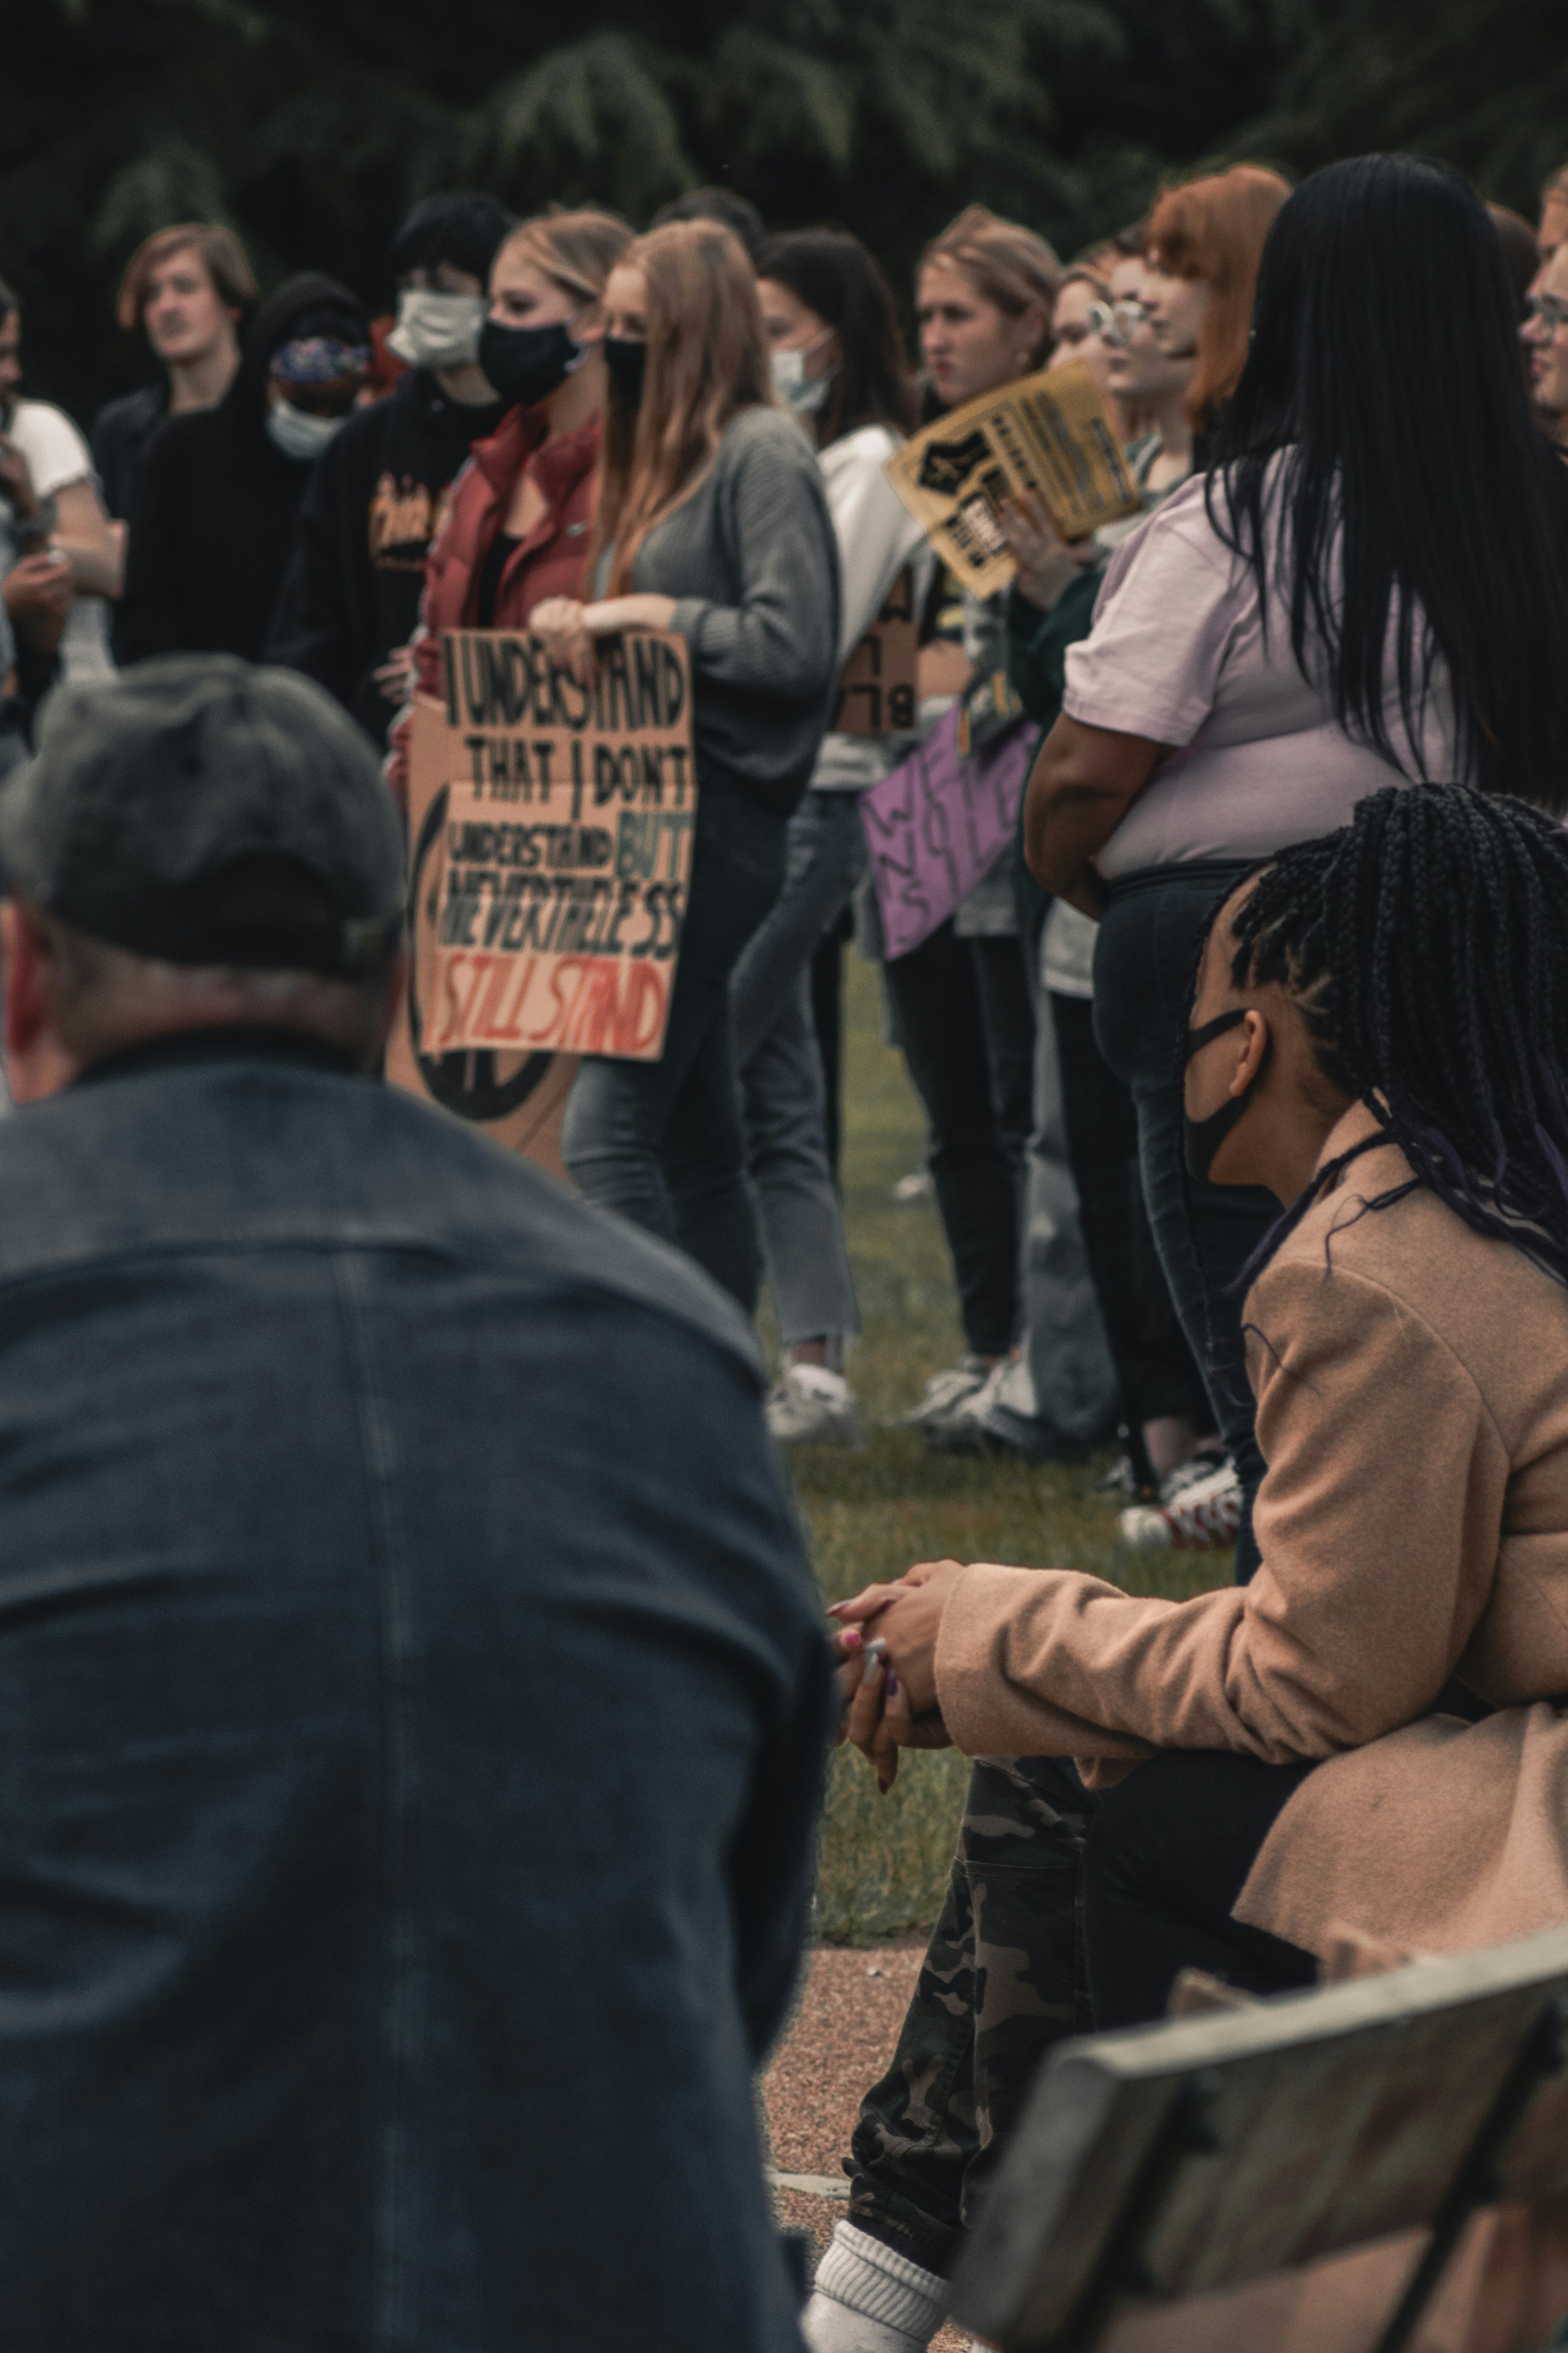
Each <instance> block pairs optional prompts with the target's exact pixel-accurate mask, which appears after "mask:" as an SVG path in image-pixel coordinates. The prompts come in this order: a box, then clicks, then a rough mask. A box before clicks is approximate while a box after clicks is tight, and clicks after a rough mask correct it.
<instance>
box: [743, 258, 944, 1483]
mask: <svg viewBox="0 0 1568 2353" xmlns="http://www.w3.org/2000/svg"><path fill="white" fill-rule="evenodd" d="M757 290H758V293H759V295H760V297H761V300H762V307H763V326H764V327H765V329H766V331H767V334H768V340H769V343H771V345H772V348H773V387H774V390H775V391H776V392H777V394H778V396H779V397H780V399H781V400H782V401H783V402H784V405H785V406H786V407H788V408H790V409H791V410H792V411H793V412H794V414H795V416H797V417H800V418H801V419H802V420H803V422H804V423H805V425H806V427H807V428H808V430H810V431H811V432H812V434H813V436H814V438H815V439H816V443H817V447H818V448H819V450H820V453H821V462H822V474H823V480H824V481H825V482H826V487H827V502H828V505H829V507H830V509H831V510H832V514H833V526H834V531H835V533H836V534H837V541H838V555H839V563H840V566H841V570H842V575H843V591H844V607H843V616H842V619H841V622H840V627H839V654H840V659H841V660H842V662H843V664H844V667H843V669H842V670H840V673H839V696H838V709H837V712H836V713H835V725H834V728H833V730H832V732H830V733H828V734H827V735H826V736H824V738H823V743H822V750H821V752H820V754H818V757H817V762H816V767H815V768H814V770H813V771H812V777H811V789H810V791H809V792H808V793H807V794H806V796H805V799H804V800H803V801H802V803H801V805H800V807H799V808H798V809H797V810H796V811H795V816H794V817H793V818H791V819H790V827H789V840H788V848H787V867H786V872H785V880H784V889H783V891H782V892H781V893H780V895H779V899H778V902H777V904H776V905H775V906H774V908H773V913H771V914H770V915H769V916H768V918H767V921H766V922H765V923H763V926H762V928H761V930H760V931H758V932H757V933H756V934H754V936H753V937H752V941H751V943H750V944H749V946H748V947H747V948H746V951H745V953H744V955H742V958H741V961H740V963H739V965H737V966H736V968H735V976H734V979H733V981H732V983H731V1002H732V1006H733V1011H734V1023H735V1050H736V1054H737V1056H738V1058H739V1060H740V1065H741V1085H742V1096H743V1098H744V1103H745V1115H746V1165H747V1170H748V1173H749V1175H750V1176H751V1180H752V1187H753V1189H754V1191H755V1194H756V1198H757V1208H758V1211H759V1215H760V1219H761V1224H762V1240H763V1258H764V1260H765V1261H766V1265H767V1271H768V1282H769V1286H770V1288H771V1290H772V1292H773V1303H774V1306H775V1308H776V1310H777V1313H778V1319H779V1337H780V1340H781V1342H782V1344H783V1349H784V1371H783V1375H782V1377H781V1379H780V1381H779V1384H778V1387H777V1388H775V1389H774V1391H773V1396H772V1398H770V1399H769V1401H768V1422H769V1426H770V1428H771V1429H772V1430H773V1435H774V1437H775V1438H778V1439H780V1440H783V1441H784V1442H786V1443H795V1442H799V1441H801V1440H808V1439H821V1438H837V1439H852V1438H853V1437H854V1436H855V1434H856V1430H857V1416H856V1410H855V1401H854V1398H853V1397H852V1395H851V1393H850V1390H849V1388H848V1384H847V1381H846V1380H845V1378H844V1369H843V1366H844V1348H845V1344H846V1342H847V1340H848V1339H849V1338H850V1337H851V1336H852V1335H854V1334H855V1333H856V1332H858V1329H859V1315H858V1310H857V1308H856V1303H855V1287H854V1283H853V1282H852V1281H851V1278H850V1273H849V1259H848V1253H847V1250H846V1248H845V1242H844V1222H843V1218H842V1214H841V1212H840V1209H839V1206H838V1195H837V1190H836V1189H835V1187H834V1183H833V1174H832V1169H831V1167H830V1166H829V1163H828V1156H827V1136H826V1117H825V1111H826V1096H825V1085H824V1072H823V1068H822V1056H821V1051H820V1049H819V1046H818V1043H817V1038H816V1028H815V1024H814V1022H813V1019H812V1012H811V997H810V964H811V958H812V956H813V955H814V953H815V952H816V947H817V944H818V943H819V942H820V941H821V940H822V939H824V938H825V937H826V934H828V933H829V932H830V931H831V930H832V928H833V926H834V924H835V923H837V921H838V919H839V917H840V916H841V915H842V913H843V912H844V910H845V908H846V907H847V905H848V903H849V898H850V894H851V892H853V890H854V888H855V885H856V882H857V881H858V879H859V876H860V873H861V871H862V869H863V868H864V866H865V863H866V838H865V835H864V833H863V831H862V829H861V825H860V810H859V797H860V794H861V792H862V791H863V790H864V789H865V787H866V786H868V785H870V784H875V783H877V782H878V781H879V778H880V777H882V776H886V774H887V772H888V770H889V767H891V765H893V763H894V761H895V760H897V759H899V758H900V757H901V756H902V754H903V753H904V752H905V751H907V750H908V749H909V748H910V746H911V745H912V744H913V742H914V723H915V637H916V624H917V617H918V614H919V610H920V607H921V604H922V603H923V601H924V597H925V593H926V590H927V588H928V587H929V586H930V581H931V570H932V559H931V551H930V549H929V547H928V546H927V544H926V537H925V533H924V532H923V531H922V530H921V526H920V524H919V523H918V522H916V521H915V519H914V518H913V516H911V515H910V513H909V512H908V510H907V509H906V508H905V506H904V505H903V503H902V501H900V499H899V497H898V496H897V494H896V492H895V491H893V489H892V486H891V485H890V483H889V480H888V477H887V472H886V467H887V461H888V459H889V458H890V457H891V456H892V454H893V451H894V450H895V449H896V448H898V446H899V443H900V440H901V438H903V436H904V434H905V433H907V432H908V431H909V430H910V426H911V425H912V424H913V422H914V398H913V393H912V390H911V388H910V374H909V363H908V361H907V359H906V357H905V354H904V349H903V339H902V337H901V335H900V332H899V322H898V313H897V311H895V309H894V307H893V296H892V290H891V289H890V288H889V284H888V281H887V280H886V279H885V278H884V277H883V275H882V273H881V271H880V269H879V268H878V267H877V264H876V262H875V261H874V260H873V259H872V258H871V256H870V255H869V254H868V252H867V250H866V248H865V247H864V246H863V245H862V244H861V243H860V241H859V239H858V237H847V236H846V235H845V234H844V233H843V231H842V230H837V229H807V230H803V231H800V232H798V233H796V234H795V235H794V236H789V237H774V238H773V242H772V243H771V244H770V245H768V246H767V247H766V248H764V249H763V256H762V259H761V261H760V262H759V264H758V289H757Z"/></svg>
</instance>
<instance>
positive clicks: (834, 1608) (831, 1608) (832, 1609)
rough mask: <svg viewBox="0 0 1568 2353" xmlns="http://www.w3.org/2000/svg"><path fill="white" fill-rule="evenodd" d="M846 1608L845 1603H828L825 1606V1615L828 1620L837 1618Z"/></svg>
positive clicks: (847, 1605)
mask: <svg viewBox="0 0 1568 2353" xmlns="http://www.w3.org/2000/svg"><path fill="white" fill-rule="evenodd" d="M848 1607H849V1604H848V1603H847V1601H830V1602H829V1603H828V1605H827V1614H828V1616H829V1617H830V1618H837V1617H838V1616H839V1615H840V1614H841V1613H842V1612H843V1611H844V1610H846V1609H848Z"/></svg>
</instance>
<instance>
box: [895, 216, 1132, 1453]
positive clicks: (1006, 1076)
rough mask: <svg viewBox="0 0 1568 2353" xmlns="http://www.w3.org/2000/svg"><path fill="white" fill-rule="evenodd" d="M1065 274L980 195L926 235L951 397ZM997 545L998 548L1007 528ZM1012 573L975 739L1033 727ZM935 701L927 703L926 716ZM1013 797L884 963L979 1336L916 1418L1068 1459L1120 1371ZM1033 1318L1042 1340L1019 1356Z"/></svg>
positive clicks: (984, 387) (1010, 364) (1019, 366)
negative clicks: (1113, 1359)
mask: <svg viewBox="0 0 1568 2353" xmlns="http://www.w3.org/2000/svg"><path fill="white" fill-rule="evenodd" d="M1060 282H1061V269H1060V266H1059V264H1058V261H1057V258H1056V256H1055V254H1054V253H1053V252H1052V251H1051V248H1050V247H1049V246H1048V245H1047V244H1046V242H1045V240H1044V239H1043V238H1041V237H1036V236H1035V235H1034V234H1033V232H1032V231H1030V230H1028V229H1026V228H1022V227H1018V226H1017V225H1016V224H1015V223H1012V222H1009V221H1003V220H998V219H997V218H996V217H995V216H994V214H991V213H988V212H987V211H986V210H985V208H984V206H980V205H972V206H969V207H968V209H967V210H966V211H964V212H963V213H961V214H960V215H959V216H958V218H957V219H956V220H955V221H953V222H952V225H951V226H950V227H948V228H947V229H946V230H944V231H943V233H942V236H941V237H938V238H937V239H936V240H935V241H934V242H933V243H932V244H931V246H930V247H928V248H927V250H926V252H925V254H924V256H923V258H922V259H921V267H920V273H919V278H918V281H917V299H918V310H919V316H920V322H921V350H922V352H923V353H924V356H925V360H926V364H927V366H928V368H929V369H930V372H931V386H932V389H933V391H934V392H935V393H936V395H937V396H938V397H939V398H940V399H941V401H942V404H943V406H946V407H949V408H959V407H962V406H963V405H964V404H965V403H966V402H968V401H972V400H974V399H976V398H977V397H979V396H981V395H983V394H986V393H994V392H997V391H999V390H1001V389H1002V388H1003V387H1004V386H1005V385H1012V384H1015V383H1016V382H1017V381H1018V379H1019V378H1021V377H1026V376H1029V375H1033V374H1034V373H1035V372H1036V371H1037V369H1039V368H1040V367H1041V366H1043V364H1044V363H1045V361H1046V360H1047V358H1048V357H1049V355H1050V350H1051V335H1052V316H1053V311H1054V305H1055V301H1056V297H1057V293H1058V289H1059V286H1060ZM1112 447H1113V448H1114V444H1112ZM1133 495H1134V497H1135V495H1136V494H1135V493H1134V494H1133ZM996 548H997V551H998V552H999V553H1000V554H1001V555H1002V556H1003V557H1004V559H1005V558H1006V556H1007V549H1006V545H1005V541H1004V540H1003V539H1002V538H1001V536H1000V534H998V535H997V539H996ZM1005 579H1006V571H1005V570H1004V572H1003V578H1002V585H1001V586H1000V587H999V589H998V590H997V591H996V592H995V593H994V594H992V595H989V596H986V597H984V599H982V598H981V597H980V596H976V595H975V594H973V591H967V590H966V591H965V593H964V597H963V651H964V655H965V657H966V659H967V663H968V680H967V684H966V687H965V689H964V691H965V693H966V695H967V696H969V697H970V698H971V699H972V702H973V712H972V713H966V714H965V715H966V717H967V716H973V722H974V723H973V726H972V727H971V728H969V729H968V730H967V731H966V732H967V733H968V734H969V737H970V740H971V742H972V743H973V745H974V747H975V749H976V750H978V749H980V748H981V744H982V739H983V738H984V748H985V749H986V750H987V752H990V751H991V750H992V749H993V748H994V747H999V746H1001V745H1002V744H1005V743H1008V742H1009V741H1011V742H1012V744H1013V745H1014V747H1015V748H1018V747H1019V740H1020V739H1018V737H1017V734H1016V731H1017V729H1018V728H1019V727H1021V726H1023V725H1025V724H1026V722H1025V720H1024V717H1023V712H1022V709H1021V707H1020V706H1018V705H1017V704H1016V703H1012V704H1009V703H1008V702H1007V699H1006V690H1005V671H1006V639H1005V606H1006V587H1005ZM998 682H1000V688H1001V692H1000V697H999V696H998V692H997V686H998ZM943 708H944V706H943V705H942V703H939V702H927V703H926V704H925V705H924V706H923V707H922V712H921V719H922V723H924V724H928V725H929V724H930V723H932V722H933V721H935V720H936V719H937V718H938V716H939V715H940V713H941V712H942V710H943ZM982 714H984V715H982ZM1023 756H1024V757H1025V758H1026V757H1027V754H1026V751H1025V752H1024V754H1023ZM1013 790H1014V793H1015V794H1016V790H1017V780H1016V778H1015V780H1014V784H1013ZM1015 805H1016V804H1015V803H1013V802H1009V804H1008V822H1006V823H1005V824H1004V825H1003V826H1002V827H1001V828H1000V836H1001V839H1002V844H1003V846H1002V848H1001V849H1000V850H999V852H998V853H997V854H996V856H995V857H994V860H993V862H992V865H991V867H990V870H989V871H988V872H986V873H985V874H984V875H983V876H982V877H981V879H980V881H978V882H977V883H976V884H975V886H974V887H973V889H972V890H971V891H970V892H968V894H967V896H966V897H965V898H964V899H963V902H961V904H960V905H959V907H958V909H957V912H956V913H955V914H954V915H953V916H952V918H951V919H949V920H948V921H946V922H944V923H940V924H939V925H938V926H937V927H936V929H935V930H934V931H933V932H931V934H930V936H929V937H926V938H924V939H922V940H921V944H919V945H918V946H916V947H914V948H912V949H910V951H909V953H907V954H903V955H895V956H893V957H892V958H891V960H890V961H889V963H888V965H887V966H886V974H887V987H888V995H889V1001H890V1004H891V1007H892V1009H893V1015H894V1019H895V1022H896V1024H897V1029H898V1033H899V1039H900V1044H901V1045H902V1047H903V1050H904V1054H905V1057H906V1060H907V1061H908V1063H909V1069H910V1077H911V1078H912V1079H913V1081H914V1083H915V1086H916V1088H917V1090H918V1091H919V1093H920V1095H921V1101H922V1103H924V1105H925V1109H926V1115H927V1117H928V1119H929V1121H930V1123H931V1161H930V1165H931V1176H932V1178H933V1180H934V1183H935V1186H936V1197H937V1205H938V1208H940V1210H941V1212H942V1227H943V1230H944V1232H945V1234H946V1237H947V1244H948V1248H949V1250H950V1251H951V1252H952V1262H953V1270H954V1273H955V1275H956V1277H957V1282H958V1290H959V1299H960V1304H961V1308H962V1311H963V1326H964V1336H965V1339H966V1341H967V1343H968V1348H969V1353H968V1355H967V1356H966V1357H965V1358H964V1360H963V1364H962V1365H959V1366H954V1367H953V1368H952V1369H951V1370H949V1371H944V1372H941V1373H938V1374H937V1375H935V1376H934V1377H933V1378H932V1380H931V1382H930V1383H929V1384H928V1386H927V1389H926V1394H925V1397H924V1398H922V1400H921V1404H920V1405H919V1406H918V1407H917V1408H916V1409H915V1414H914V1416H913V1417H912V1418H913V1419H915V1421H916V1422H917V1424H919V1425H920V1426H921V1427H923V1428H924V1429H925V1430H926V1431H927V1434H928V1436H930V1437H931V1440H932V1441H933V1442H934V1443H936V1444H938V1445H941V1446H951V1447H954V1448H957V1449H960V1450H962V1451H998V1452H1013V1453H1025V1454H1030V1455H1049V1454H1053V1453H1058V1454H1059V1453H1062V1452H1067V1453H1069V1454H1074V1453H1079V1452H1080V1451H1082V1449H1083V1447H1084V1445H1085V1442H1086V1440H1090V1439H1094V1438H1098V1437H1100V1435H1101V1434H1102V1431H1103V1429H1104V1426H1105V1424H1106V1421H1107V1419H1108V1417H1109V1415H1110V1408H1111V1403H1112V1377H1111V1368H1110V1360H1109V1357H1108V1356H1107V1355H1106V1350H1105V1343H1104V1338H1103V1335H1102V1334H1101V1332H1100V1324H1099V1316H1098V1312H1097V1310H1096V1307H1095V1303H1094V1295H1093V1292H1092V1289H1091V1287H1090V1285H1089V1279H1088V1272H1087V1268H1086V1266H1085V1263H1084V1260H1083V1254H1082V1247H1081V1243H1080V1240H1079V1233H1078V1226H1077V1206H1076V1199H1075V1196H1074V1191H1073V1185H1072V1177H1071V1173H1070V1171H1069V1170H1068V1166H1067V1155H1066V1143H1065V1138H1064V1137H1063V1135H1062V1134H1061V1123H1060V1117H1059V1091H1058V1086H1057V1082H1056V1078H1055V1073H1054V1069H1052V1068H1050V1067H1047V1069H1046V1070H1045V1071H1037V1068H1036V1060H1037V1042H1038V1041H1037V1032H1036V1025H1035V1017H1034V1009H1033V1001H1032V1000H1033V991H1032V987H1031V981H1030V976H1029V973H1028V970H1027V967H1026V963H1025V960H1024V957H1023V955H1022V954H1021V953H1020V946H1019V940H1018V919H1017V908H1016V890H1015V872H1016V858H1015V852H1014V849H1013V842H1012V825H1011V821H1010V819H1011V812H1012V808H1013V807H1014V806H1015ZM1047 1043H1048V1040H1047ZM1031 1139H1033V1142H1032V1144H1031ZM1031 1158H1032V1162H1033V1165H1032V1166H1031V1165H1030V1162H1031ZM1026 1200H1027V1206H1028V1209H1029V1211H1030V1212H1031V1214H1029V1215H1028V1216H1027V1217H1026V1215H1025V1207H1026ZM1026 1291H1027V1293H1028V1297H1027V1299H1026V1296H1025V1293H1026ZM1026 1329H1027V1330H1028V1331H1030V1332H1031V1333H1033V1334H1034V1335H1037V1339H1038V1342H1039V1345H1037V1347H1035V1348H1033V1349H1032V1350H1030V1351H1029V1352H1028V1355H1027V1356H1019V1357H1015V1356H1014V1355H1013V1349H1014V1345H1015V1343H1016V1341H1017V1340H1018V1339H1019V1337H1020V1335H1021V1333H1022V1332H1023V1331H1025V1330H1026Z"/></svg>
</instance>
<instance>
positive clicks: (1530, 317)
mask: <svg viewBox="0 0 1568 2353" xmlns="http://www.w3.org/2000/svg"><path fill="white" fill-rule="evenodd" d="M1519 332H1520V335H1521V340H1522V342H1523V343H1524V353H1525V364H1526V367H1527V370H1528V372H1529V376H1530V397H1531V402H1532V404H1533V405H1534V408H1535V415H1536V421H1537V423H1538V424H1539V425H1540V427H1541V428H1542V432H1543V433H1544V434H1545V435H1546V438H1547V439H1548V440H1549V441H1555V442H1556V443H1557V444H1558V445H1559V446H1560V447H1568V244H1565V245H1559V246H1556V247H1554V248H1552V252H1551V254H1550V255H1549V256H1548V258H1547V259H1546V260H1544V261H1543V262H1542V265H1541V267H1540V269H1538V270H1537V271H1536V273H1535V276H1534V278H1533V279H1532V280H1531V287H1530V291H1529V293H1528V294H1527V295H1526V296H1525V301H1524V324H1523V325H1522V326H1521V329H1520V331H1519Z"/></svg>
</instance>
